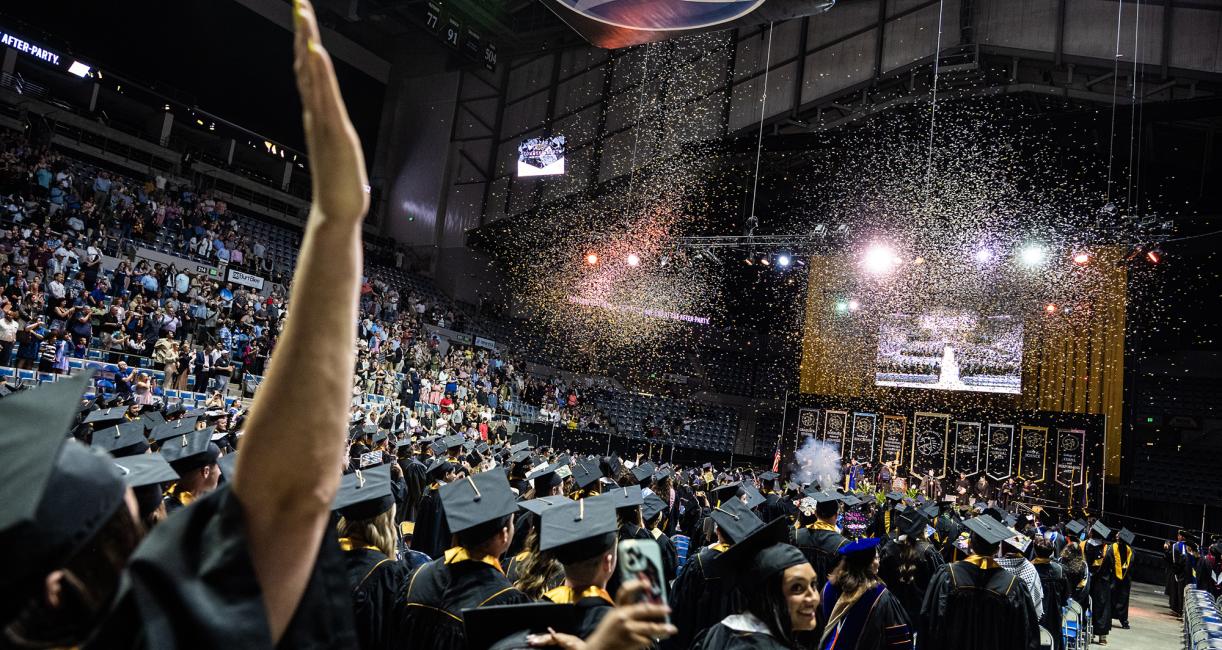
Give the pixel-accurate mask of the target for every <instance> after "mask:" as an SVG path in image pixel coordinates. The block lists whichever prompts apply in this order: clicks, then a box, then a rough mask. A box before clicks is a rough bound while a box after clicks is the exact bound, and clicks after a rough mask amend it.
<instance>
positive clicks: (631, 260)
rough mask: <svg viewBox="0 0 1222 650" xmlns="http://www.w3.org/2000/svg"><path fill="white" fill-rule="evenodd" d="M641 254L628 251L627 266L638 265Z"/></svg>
mask: <svg viewBox="0 0 1222 650" xmlns="http://www.w3.org/2000/svg"><path fill="white" fill-rule="evenodd" d="M640 265H641V256H640V255H637V254H636V253H628V266H640Z"/></svg>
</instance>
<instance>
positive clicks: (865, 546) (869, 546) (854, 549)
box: [836, 537, 883, 561]
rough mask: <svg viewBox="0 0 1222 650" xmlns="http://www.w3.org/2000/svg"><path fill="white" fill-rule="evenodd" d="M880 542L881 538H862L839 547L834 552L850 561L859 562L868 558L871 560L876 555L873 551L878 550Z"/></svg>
mask: <svg viewBox="0 0 1222 650" xmlns="http://www.w3.org/2000/svg"><path fill="white" fill-rule="evenodd" d="M882 541H883V540H882V538H881V537H863V538H861V539H855V540H853V541H851V542H849V543H848V544H845V545H844V546H841V547H840V549H839V550H838V551H836V552H837V553H839V554H840V555H842V556H844V557H845V558H848V559H849V560H850V561H854V560H857V561H859V560H862V559H865V558H870V559H871V560H873V559H874V555H875V554H876V553H877V551H875V550H874V549H876V548H878V545H879V544H881V543H882Z"/></svg>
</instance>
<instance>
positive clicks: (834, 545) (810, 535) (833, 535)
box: [793, 528, 848, 589]
mask: <svg viewBox="0 0 1222 650" xmlns="http://www.w3.org/2000/svg"><path fill="white" fill-rule="evenodd" d="M847 541H848V539H846V538H845V537H844V535H841V534H840V533H838V532H836V531H834V530H823V529H818V530H816V529H814V528H799V529H797V530H795V531H794V533H793V545H794V546H796V547H798V550H799V551H802V555H804V556H806V561H807V562H810V565H811V566H812V567H814V569H815V573H816V574H817V575H818V576H819V588H820V589H822V588H823V585H825V584H827V576H828V575H829V574H830V573H831V572H832V569H835V568H836V565H837V564H839V563H840V553H839V551H840V547H841V546H844V544H845V542H847Z"/></svg>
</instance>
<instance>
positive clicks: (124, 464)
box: [112, 453, 179, 494]
mask: <svg viewBox="0 0 1222 650" xmlns="http://www.w3.org/2000/svg"><path fill="white" fill-rule="evenodd" d="M112 462H113V463H114V466H115V469H117V470H119V474H120V475H121V476H122V477H123V482H124V483H127V485H128V487H132V488H138V487H145V486H148V485H156V486H160V485H161V484H162V483H171V482H174V481H177V480H178V479H179V476H178V472H176V471H174V468H173V467H171V466H170V463H169V462H168V461H166V459H165V456H162V455H161V454H159V453H153V454H140V455H139V456H127V457H125V458H116V459H114V461H112ZM159 494H160V493H159Z"/></svg>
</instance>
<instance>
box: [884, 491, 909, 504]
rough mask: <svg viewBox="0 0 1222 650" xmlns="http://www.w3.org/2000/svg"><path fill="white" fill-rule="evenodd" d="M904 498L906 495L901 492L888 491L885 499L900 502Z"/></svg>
mask: <svg viewBox="0 0 1222 650" xmlns="http://www.w3.org/2000/svg"><path fill="white" fill-rule="evenodd" d="M905 498H906V497H905V495H903V494H901V493H899V492H888V493H887V500H888V501H891V502H894V503H900V502H902V501H903V500H904V499H905Z"/></svg>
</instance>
